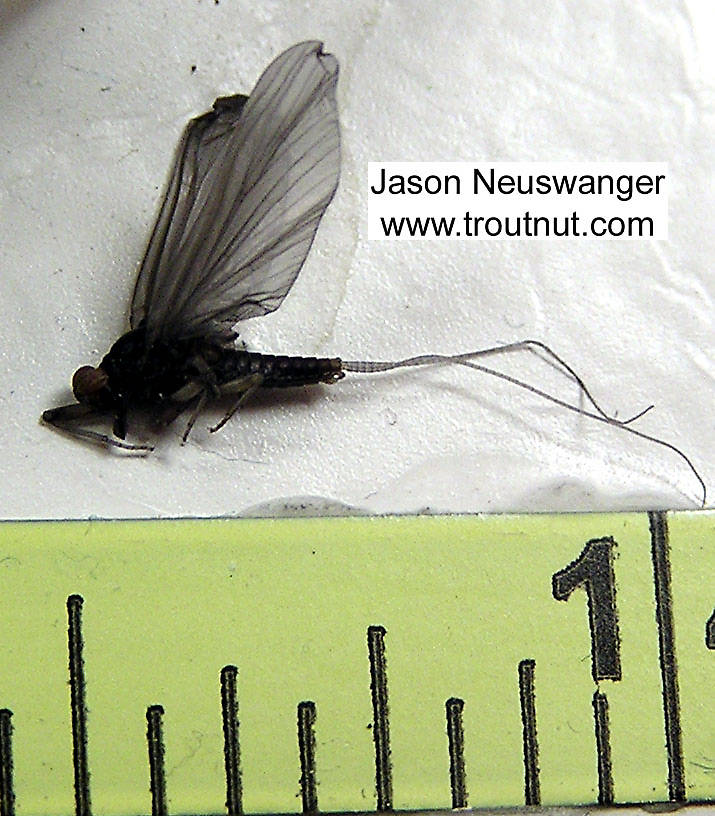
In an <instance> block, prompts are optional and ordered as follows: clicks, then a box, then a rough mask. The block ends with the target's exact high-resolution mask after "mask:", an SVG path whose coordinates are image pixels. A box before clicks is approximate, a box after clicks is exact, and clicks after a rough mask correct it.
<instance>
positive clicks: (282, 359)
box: [219, 351, 345, 388]
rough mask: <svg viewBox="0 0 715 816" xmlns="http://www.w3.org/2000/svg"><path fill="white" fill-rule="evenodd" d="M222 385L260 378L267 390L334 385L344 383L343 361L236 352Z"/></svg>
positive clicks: (226, 362) (227, 364)
mask: <svg viewBox="0 0 715 816" xmlns="http://www.w3.org/2000/svg"><path fill="white" fill-rule="evenodd" d="M220 368H221V373H220V377H219V379H220V383H221V384H225V383H228V382H230V381H232V380H236V379H239V378H242V377H246V376H250V375H251V374H257V375H259V376H260V377H261V378H262V382H261V386H262V387H263V388H290V387H291V386H299V385H315V384H317V383H328V384H330V383H334V382H336V381H337V380H340V379H342V378H343V377H344V376H345V374H344V373H343V367H342V361H341V360H340V359H338V358H337V357H333V358H329V357H287V356H284V355H276V354H259V353H257V352H252V351H234V352H231V354H230V355H227V356H226V357H225V358H224V359H223V360H222V362H221V364H220Z"/></svg>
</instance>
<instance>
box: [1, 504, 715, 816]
mask: <svg viewBox="0 0 715 816" xmlns="http://www.w3.org/2000/svg"><path fill="white" fill-rule="evenodd" d="M0 565H1V566H2V587H3V592H2V618H1V620H2V633H3V636H2V658H3V659H2V663H1V665H0V708H2V711H1V712H0V806H1V809H2V814H3V816H10V814H12V813H13V812H17V813H18V814H45V813H47V814H50V813H51V814H70V813H73V812H76V813H78V814H81V816H88V814H90V812H94V813H95V814H136V813H148V812H152V813H154V814H163V813H166V812H169V813H176V814H180V813H221V812H224V813H225V812H226V810H227V809H228V812H229V813H230V814H237V813H241V812H246V813H259V812H274V813H282V812H286V813H288V812H293V813H295V812H301V811H304V812H305V811H316V810H317V809H320V810H321V811H350V810H360V811H366V810H375V809H377V810H383V811H384V810H391V809H401V810H404V809H410V810H415V809H424V808H431V809H434V808H440V809H444V808H450V807H465V806H470V807H494V806H518V805H523V804H525V803H526V804H533V805H536V804H542V805H555V804H594V803H598V802H600V803H602V804H609V803H637V802H653V801H671V802H684V801H689V802H695V801H700V802H708V801H713V800H715V705H714V698H713V691H714V690H715V613H714V611H713V610H714V606H715V580H714V578H715V516H714V515H712V514H708V513H706V512H699V513H673V514H665V513H651V514H614V515H602V514H594V515H584V514H581V515H541V516H487V517H480V516H454V517H449V516H447V517H397V518H344V519H343V518H339V519H336V518H331V519H288V520H181V521H136V522H126V521H106V522H105V521H82V522H47V523H45V522H38V523H32V522H28V523H24V522H6V523H3V524H2V525H0Z"/></svg>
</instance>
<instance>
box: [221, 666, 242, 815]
mask: <svg viewBox="0 0 715 816" xmlns="http://www.w3.org/2000/svg"><path fill="white" fill-rule="evenodd" d="M237 684H238V669H237V668H236V666H224V667H223V668H222V669H221V720H222V722H223V756H224V765H225V768H226V810H227V812H228V816H240V814H241V813H243V804H242V797H243V790H242V785H241V752H240V745H239V741H238V694H237Z"/></svg>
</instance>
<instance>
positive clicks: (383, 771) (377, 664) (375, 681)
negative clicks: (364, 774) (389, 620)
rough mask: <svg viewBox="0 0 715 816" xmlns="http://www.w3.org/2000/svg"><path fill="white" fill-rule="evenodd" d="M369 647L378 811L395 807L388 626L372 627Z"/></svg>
mask: <svg viewBox="0 0 715 816" xmlns="http://www.w3.org/2000/svg"><path fill="white" fill-rule="evenodd" d="M367 647H368V653H369V657H370V691H371V692H372V713H373V728H372V738H373V740H374V741H375V789H376V792H377V809H378V811H385V810H392V761H391V758H390V722H389V706H388V702H387V660H386V658H385V627H384V626H369V627H368V630H367Z"/></svg>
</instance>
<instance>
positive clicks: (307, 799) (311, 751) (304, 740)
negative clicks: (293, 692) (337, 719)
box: [298, 700, 318, 813]
mask: <svg viewBox="0 0 715 816" xmlns="http://www.w3.org/2000/svg"><path fill="white" fill-rule="evenodd" d="M314 729H315V703H314V702H312V701H310V700H305V701H304V702H302V703H298V752H299V754H300V795H301V799H302V800H303V813H317V812H318V790H317V786H316V777H315V774H316V768H315V730H314Z"/></svg>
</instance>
